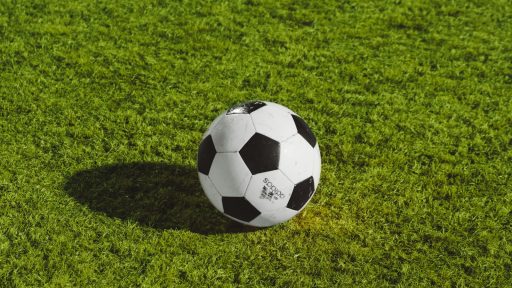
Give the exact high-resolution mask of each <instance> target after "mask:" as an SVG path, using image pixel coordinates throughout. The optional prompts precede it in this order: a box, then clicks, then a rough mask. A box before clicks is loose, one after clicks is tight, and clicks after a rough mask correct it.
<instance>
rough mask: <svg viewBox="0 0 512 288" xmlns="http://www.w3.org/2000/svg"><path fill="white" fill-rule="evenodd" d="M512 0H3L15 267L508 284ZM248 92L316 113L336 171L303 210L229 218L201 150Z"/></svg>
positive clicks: (37, 279) (83, 272) (88, 276)
mask: <svg viewBox="0 0 512 288" xmlns="http://www.w3.org/2000/svg"><path fill="white" fill-rule="evenodd" d="M511 17H512V5H510V3H508V2H507V1H469V2H468V1H453V2H450V3H445V2H444V1H429V2H428V3H427V2H416V1H414V2H413V1H387V2H367V1H361V2H357V1H354V2H352V1H341V2H339V1H315V2H313V3H310V2H308V1H299V2H282V3H280V4H275V3H273V2H270V1H245V2H196V1H183V2H176V3H172V2H166V1H148V2H145V3H139V2H136V1H110V2H102V1H95V2H92V1H82V2H62V3H61V2H58V1H41V2H38V3H31V2H28V1H4V2H2V4H1V5H0V39H1V40H0V133H1V135H0V229H1V230H0V283H1V285H0V286H6V287H12V286H42V285H43V284H47V285H49V286H106V287H110V286H115V285H119V286H176V285H186V286H203V285H208V286H211V285H213V286H221V285H223V284H225V285H246V286H281V287H292V286H302V287H307V286H314V285H316V286H320V287H322V286H323V287H333V286H337V285H338V286H339V285H348V286H357V287H360V286H379V287H380V286H389V285H401V286H405V287H416V286H476V287H483V286H507V285H510V279H511V277H512V275H511V267H512V262H511V260H510V259H511V258H512V244H511V236H510V231H511V229H512V223H511V221H512V220H511V219H512V212H511V209H512V208H511V207H512V192H511V188H510V187H512V183H511V182H512V180H511V174H512V164H511V163H512V152H511V151H512V149H511V148H512V129H511V127H512V103H511V98H510V91H511V90H512V89H511V88H512V65H511V63H512V40H511V39H512V23H511V20H510V19H512V18H511ZM248 99H262V100H269V101H275V102H278V103H281V104H283V105H286V106H288V107H290V108H291V109H293V110H295V111H296V112H297V113H299V114H300V115H301V116H303V117H304V118H305V119H306V120H307V122H308V124H309V125H310V126H311V127H312V129H313V131H314V132H315V133H316V135H317V138H318V139H319V143H320V147H321V149H322V156H323V170H322V173H323V174H322V181H321V184H320V186H319V190H318V192H317V194H316V195H315V197H314V198H313V201H312V203H311V204H309V206H308V208H307V209H305V210H304V212H303V213H301V214H300V215H299V216H298V217H296V218H295V219H293V220H292V221H290V222H288V223H286V224H283V225H279V226H277V227H273V228H270V229H263V230H258V231H252V232H250V233H224V232H230V231H231V230H232V229H233V228H232V227H231V226H230V225H231V224H229V222H226V220H225V219H224V218H222V216H221V215H218V214H215V213H216V212H215V211H214V210H213V208H210V209H211V210H208V208H207V207H208V206H207V205H208V204H207V202H205V201H206V200H205V198H204V197H203V198H201V192H200V188H199V186H198V183H197V180H194V178H193V177H192V176H191V175H192V174H193V171H192V169H193V167H194V166H195V153H196V149H197V145H198V143H199V140H200V137H201V134H202V133H203V131H205V129H206V128H207V127H208V125H209V123H210V121H211V120H212V119H213V118H214V117H215V116H216V115H217V114H218V113H220V111H222V110H224V109H226V108H227V107H229V106H230V105H232V104H234V103H237V102H240V101H244V100H248ZM153 176H154V177H153ZM155 177H156V179H160V178H159V177H164V178H165V179H166V180H165V181H164V183H166V184H168V185H166V186H165V187H164V186H161V185H162V184H161V183H162V182H160V181H155ZM102 183H104V185H103V186H102ZM130 189H132V190H130ZM87 191H93V192H94V193H92V194H87V193H86V192H87ZM129 191H133V193H128V192H129ZM91 196H93V197H91ZM139 200H140V202H138V201H139ZM180 200H183V201H182V202H180ZM172 203H178V204H175V205H174V204H172ZM194 215H198V216H197V217H194ZM217 221H218V222H217ZM236 229H239V228H236V227H235V230H236Z"/></svg>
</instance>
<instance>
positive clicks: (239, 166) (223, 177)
mask: <svg viewBox="0 0 512 288" xmlns="http://www.w3.org/2000/svg"><path fill="white" fill-rule="evenodd" d="M208 176H209V177H210V179H211V180H212V183H213V185H214V186H215V188H217V191H219V193H220V195H221V196H230V197H240V196H244V194H245V190H246V188H247V185H248V184H249V180H251V171H249V168H247V166H246V165H245V163H244V161H243V160H242V158H241V157H240V155H239V154H238V153H217V154H216V155H215V158H214V159H213V163H212V166H211V168H210V172H209V175H208Z"/></svg>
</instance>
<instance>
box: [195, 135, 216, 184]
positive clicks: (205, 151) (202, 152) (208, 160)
mask: <svg viewBox="0 0 512 288" xmlns="http://www.w3.org/2000/svg"><path fill="white" fill-rule="evenodd" d="M215 154H217V151H216V150H215V145H214V144H213V138H212V135H208V136H207V137H206V138H204V140H203V141H202V142H201V145H199V152H198V153H197V170H198V171H199V172H201V173H203V174H205V175H208V173H210V168H211V167H212V163H213V158H215Z"/></svg>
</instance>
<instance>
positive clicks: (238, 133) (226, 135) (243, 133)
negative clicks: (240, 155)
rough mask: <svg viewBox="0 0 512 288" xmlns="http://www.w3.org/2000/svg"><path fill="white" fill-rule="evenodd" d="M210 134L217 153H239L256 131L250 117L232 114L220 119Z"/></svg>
mask: <svg viewBox="0 0 512 288" xmlns="http://www.w3.org/2000/svg"><path fill="white" fill-rule="evenodd" d="M210 133H211V135H212V138H213V143H214V144H215V149H216V150H217V152H238V151H239V150H240V149H241V148H242V146H244V144H245V143H246V142H247V140H249V138H251V136H252V135H254V133H255V130H254V125H253V123H252V119H251V116H250V115H248V114H231V115H225V116H224V117H222V118H221V119H219V121H218V122H217V123H215V126H212V128H211V129H210Z"/></svg>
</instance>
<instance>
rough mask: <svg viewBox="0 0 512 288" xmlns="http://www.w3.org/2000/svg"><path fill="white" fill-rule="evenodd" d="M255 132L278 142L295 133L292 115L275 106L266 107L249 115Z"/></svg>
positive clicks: (295, 128)
mask: <svg viewBox="0 0 512 288" xmlns="http://www.w3.org/2000/svg"><path fill="white" fill-rule="evenodd" d="M251 117H252V121H253V123H254V127H255V128H256V132H258V133H260V134H263V135H265V136H267V137H270V138H272V139H274V140H276V141H278V142H281V141H283V140H285V139H287V138H290V137H291V136H293V135H294V134H296V133H297V127H296V126H295V123H294V121H293V118H292V115H291V114H290V113H288V112H287V111H286V110H283V109H281V108H279V107H276V106H270V105H267V106H265V107H262V108H260V109H258V110H256V111H254V112H252V113H251Z"/></svg>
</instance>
